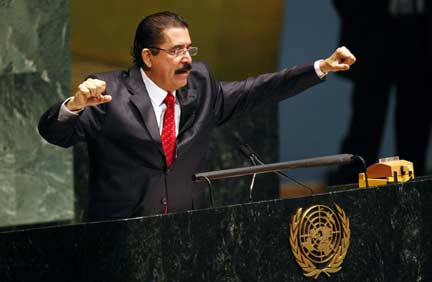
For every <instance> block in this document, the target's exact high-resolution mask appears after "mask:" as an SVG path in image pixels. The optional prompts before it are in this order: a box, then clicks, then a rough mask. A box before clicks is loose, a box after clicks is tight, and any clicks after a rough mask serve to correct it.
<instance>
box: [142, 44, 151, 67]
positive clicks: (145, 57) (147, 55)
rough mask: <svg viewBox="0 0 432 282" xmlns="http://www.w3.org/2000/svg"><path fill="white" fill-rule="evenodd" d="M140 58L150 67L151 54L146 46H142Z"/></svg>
mask: <svg viewBox="0 0 432 282" xmlns="http://www.w3.org/2000/svg"><path fill="white" fill-rule="evenodd" d="M141 58H142V60H143V62H144V64H145V65H146V66H147V67H148V68H151V67H152V65H153V56H152V53H151V51H150V49H148V48H144V49H142V51H141Z"/></svg>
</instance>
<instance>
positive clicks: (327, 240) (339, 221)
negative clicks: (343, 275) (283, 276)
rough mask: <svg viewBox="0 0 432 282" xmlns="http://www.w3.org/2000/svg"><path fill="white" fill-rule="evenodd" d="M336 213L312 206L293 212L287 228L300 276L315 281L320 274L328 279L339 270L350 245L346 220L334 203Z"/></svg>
mask: <svg viewBox="0 0 432 282" xmlns="http://www.w3.org/2000/svg"><path fill="white" fill-rule="evenodd" d="M335 207H336V210H337V212H334V211H333V210H332V209H330V208H329V207H327V206H324V205H316V206H312V207H310V208H308V209H307V210H306V211H305V212H303V209H302V208H299V209H298V210H297V213H296V214H295V215H294V216H293V218H292V221H291V227H290V245H291V250H292V252H293V254H294V257H295V259H296V261H297V263H298V264H299V265H300V267H301V268H302V269H303V271H304V275H305V276H308V277H312V276H313V277H314V278H315V279H317V278H318V276H319V275H320V274H321V273H325V274H326V275H327V276H330V273H336V272H338V271H339V270H341V269H342V267H341V264H342V262H343V260H344V258H345V256H346V253H347V251H348V247H349V244H350V235H351V231H350V226H349V219H348V217H347V216H346V215H345V212H344V211H343V210H342V209H341V208H340V207H339V206H338V205H336V204H335Z"/></svg>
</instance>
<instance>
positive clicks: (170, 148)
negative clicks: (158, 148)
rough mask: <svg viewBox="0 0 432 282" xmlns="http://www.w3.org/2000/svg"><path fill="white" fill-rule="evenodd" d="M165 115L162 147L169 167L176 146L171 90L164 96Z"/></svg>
mask: <svg viewBox="0 0 432 282" xmlns="http://www.w3.org/2000/svg"><path fill="white" fill-rule="evenodd" d="M164 102H165V105H166V110H165V115H164V120H163V127H162V135H161V139H162V148H163V150H164V152H165V159H166V165H167V167H170V166H171V164H172V162H173V161H174V154H175V146H176V125H175V120H174V95H173V94H171V92H168V94H167V95H166V97H165V100H164Z"/></svg>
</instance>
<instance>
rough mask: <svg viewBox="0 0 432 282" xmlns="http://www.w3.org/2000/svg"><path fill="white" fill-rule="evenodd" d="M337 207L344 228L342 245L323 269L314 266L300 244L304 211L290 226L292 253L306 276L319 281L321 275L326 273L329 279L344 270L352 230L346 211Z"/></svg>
mask: <svg viewBox="0 0 432 282" xmlns="http://www.w3.org/2000/svg"><path fill="white" fill-rule="evenodd" d="M314 207H317V206H314ZM314 207H311V208H314ZM321 207H325V208H327V209H329V210H331V209H330V208H328V207H326V206H321ZM335 207H336V209H337V217H338V218H339V220H340V223H341V227H342V228H341V229H342V230H340V231H341V232H342V238H341V240H340V243H339V244H338V245H337V246H335V247H334V249H333V254H331V255H330V259H329V260H328V263H327V264H326V265H324V266H321V268H318V267H317V266H316V265H315V264H314V262H313V261H312V260H311V259H309V258H308V256H307V255H306V254H304V252H303V250H302V247H301V243H300V242H299V241H300V236H301V235H304V234H300V233H299V230H300V222H301V221H302V218H303V216H304V214H303V212H302V211H303V209H302V208H299V209H298V210H297V212H296V214H295V215H294V216H293V218H292V221H291V226H290V239H289V240H290V245H291V251H292V253H293V255H294V257H295V259H296V261H297V264H298V265H299V266H300V267H301V268H302V269H303V271H304V275H305V276H307V277H314V278H315V279H317V278H318V276H319V275H320V274H321V273H324V274H326V275H327V276H328V277H330V274H331V273H336V272H338V271H339V270H341V269H342V267H341V265H342V263H343V261H344V259H345V256H346V254H347V251H348V248H349V244H350V235H351V230H350V223H349V219H348V217H347V216H346V214H345V212H344V210H343V209H342V208H341V207H339V206H338V205H336V204H335Z"/></svg>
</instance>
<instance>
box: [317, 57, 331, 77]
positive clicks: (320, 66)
mask: <svg viewBox="0 0 432 282" xmlns="http://www.w3.org/2000/svg"><path fill="white" fill-rule="evenodd" d="M314 69H315V73H316V74H317V76H318V77H319V78H323V77H325V76H326V75H327V73H328V71H326V68H325V62H324V60H318V61H315V63H314Z"/></svg>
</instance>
